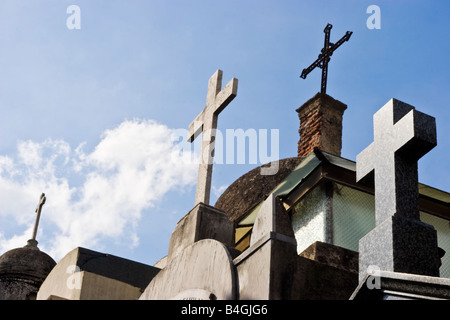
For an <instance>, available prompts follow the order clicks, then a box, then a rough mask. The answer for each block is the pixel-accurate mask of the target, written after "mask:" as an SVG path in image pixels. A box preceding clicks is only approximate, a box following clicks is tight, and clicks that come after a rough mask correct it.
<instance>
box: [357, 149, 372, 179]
mask: <svg viewBox="0 0 450 320" xmlns="http://www.w3.org/2000/svg"><path fill="white" fill-rule="evenodd" d="M374 149H375V147H374V143H373V142H372V143H371V144H370V145H369V146H368V147H367V148H365V149H364V150H363V151H361V152H360V153H359V154H358V155H357V156H356V182H361V183H363V184H366V185H371V184H373V182H374V180H373V178H374V168H375V165H374V151H375V150H374Z"/></svg>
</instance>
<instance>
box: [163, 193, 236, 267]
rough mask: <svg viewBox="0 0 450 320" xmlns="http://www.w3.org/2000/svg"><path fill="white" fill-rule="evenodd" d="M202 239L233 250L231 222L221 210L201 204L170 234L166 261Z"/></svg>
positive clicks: (232, 227)
mask: <svg viewBox="0 0 450 320" xmlns="http://www.w3.org/2000/svg"><path fill="white" fill-rule="evenodd" d="M202 239H214V240H217V241H219V242H222V243H223V244H224V245H225V246H226V247H229V248H234V224H233V222H231V221H230V220H229V219H228V218H227V216H226V214H225V212H223V211H222V210H219V209H216V208H214V207H212V206H209V205H206V204H204V203H202V202H201V203H199V204H197V205H196V206H195V207H194V208H193V209H192V210H191V211H189V213H188V214H186V215H185V216H184V217H183V218H182V219H181V220H180V221H179V222H178V224H177V226H176V227H175V229H174V231H173V232H172V235H171V237H170V241H169V252H168V260H170V259H172V258H173V257H174V256H176V255H177V254H179V253H180V252H182V251H183V250H184V249H185V248H186V247H188V246H190V245H191V244H193V243H195V242H197V241H199V240H202Z"/></svg>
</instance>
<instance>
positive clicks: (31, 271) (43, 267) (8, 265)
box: [0, 245, 56, 300]
mask: <svg viewBox="0 0 450 320" xmlns="http://www.w3.org/2000/svg"><path fill="white" fill-rule="evenodd" d="M55 265H56V262H55V261H54V260H53V259H52V258H51V257H50V256H49V255H48V254H46V253H45V252H42V251H41V250H39V248H38V247H37V246H35V245H27V246H25V247H22V248H16V249H12V250H10V251H7V252H5V253H4V254H3V255H2V256H0V300H5V299H13V300H21V299H24V300H25V299H33V297H35V295H36V293H37V291H38V290H39V287H40V285H41V284H42V282H43V281H44V280H45V278H46V277H47V275H48V274H49V273H50V271H51V270H52V269H53V267H54V266H55Z"/></svg>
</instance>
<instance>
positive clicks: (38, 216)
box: [27, 193, 46, 247]
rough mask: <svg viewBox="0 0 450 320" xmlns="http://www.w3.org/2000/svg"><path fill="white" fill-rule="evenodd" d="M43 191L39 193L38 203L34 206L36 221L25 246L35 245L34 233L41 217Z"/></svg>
mask: <svg viewBox="0 0 450 320" xmlns="http://www.w3.org/2000/svg"><path fill="white" fill-rule="evenodd" d="M45 200H46V198H45V193H42V194H41V197H40V198H39V203H38V204H37V206H36V209H35V212H36V221H35V223H34V229H33V235H32V237H31V239H30V240H28V242H27V247H37V243H38V242H37V241H36V234H37V229H38V225H39V219H40V218H41V211H42V206H43V205H44V203H45Z"/></svg>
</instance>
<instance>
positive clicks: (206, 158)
mask: <svg viewBox="0 0 450 320" xmlns="http://www.w3.org/2000/svg"><path fill="white" fill-rule="evenodd" d="M237 87H238V80H237V79H236V78H232V79H231V80H230V82H228V84H227V85H226V86H225V87H224V88H223V89H222V90H221V88H222V70H217V71H216V72H215V73H214V74H213V75H212V76H211V78H210V79H209V83H208V93H207V96H206V106H205V108H204V109H203V111H202V112H201V113H200V114H199V115H198V116H197V117H196V118H195V120H194V121H192V123H191V124H190V125H189V129H188V141H189V142H193V141H194V140H195V138H196V137H197V136H198V135H199V134H200V132H202V131H203V139H202V150H201V155H200V164H199V169H198V179H197V192H196V195H195V204H196V205H197V204H198V203H200V202H203V203H205V204H209V196H210V191H211V177H212V163H213V158H214V140H215V135H216V129H217V118H218V115H219V113H220V112H221V111H222V110H223V109H225V107H226V106H227V105H228V104H229V103H230V102H231V101H232V100H233V99H234V97H236V95H237Z"/></svg>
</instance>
